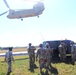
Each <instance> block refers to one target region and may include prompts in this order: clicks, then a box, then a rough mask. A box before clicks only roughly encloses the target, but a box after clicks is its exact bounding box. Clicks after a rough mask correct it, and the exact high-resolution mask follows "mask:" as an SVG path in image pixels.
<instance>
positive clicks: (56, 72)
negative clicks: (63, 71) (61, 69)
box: [49, 66, 58, 75]
mask: <svg viewBox="0 0 76 75" xmlns="http://www.w3.org/2000/svg"><path fill="white" fill-rule="evenodd" d="M49 71H50V72H51V74H53V75H58V70H57V69H56V68H54V67H53V66H52V67H51V69H50V70H49Z"/></svg>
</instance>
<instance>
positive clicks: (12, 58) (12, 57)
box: [11, 53, 14, 61]
mask: <svg viewBox="0 0 76 75" xmlns="http://www.w3.org/2000/svg"><path fill="white" fill-rule="evenodd" d="M11 58H12V61H14V57H13V53H11Z"/></svg>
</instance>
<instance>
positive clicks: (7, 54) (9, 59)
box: [5, 48, 14, 72]
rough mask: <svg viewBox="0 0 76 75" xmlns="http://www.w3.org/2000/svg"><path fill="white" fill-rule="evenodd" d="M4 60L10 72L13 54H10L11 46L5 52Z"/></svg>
mask: <svg viewBox="0 0 76 75" xmlns="http://www.w3.org/2000/svg"><path fill="white" fill-rule="evenodd" d="M5 61H6V62H7V63H8V72H11V71H12V68H11V66H12V61H14V58H13V54H12V48H9V51H8V52H6V54H5Z"/></svg>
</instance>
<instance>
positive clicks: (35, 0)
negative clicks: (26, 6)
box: [23, 0, 43, 2]
mask: <svg viewBox="0 0 76 75" xmlns="http://www.w3.org/2000/svg"><path fill="white" fill-rule="evenodd" d="M23 1H29V2H39V1H40V2H41V1H43V0H23Z"/></svg>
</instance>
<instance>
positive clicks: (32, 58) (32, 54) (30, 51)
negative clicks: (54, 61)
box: [28, 43, 36, 69]
mask: <svg viewBox="0 0 76 75" xmlns="http://www.w3.org/2000/svg"><path fill="white" fill-rule="evenodd" d="M31 45H32V44H31V43H29V47H28V54H29V60H30V61H29V66H30V69H32V68H34V64H35V50H36V48H35V47H34V46H31Z"/></svg>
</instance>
